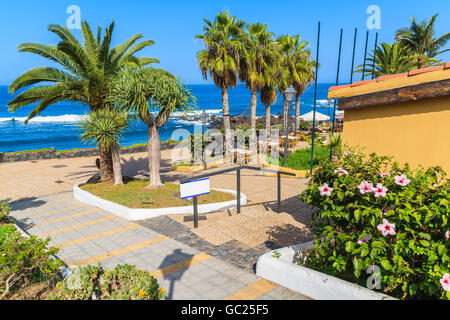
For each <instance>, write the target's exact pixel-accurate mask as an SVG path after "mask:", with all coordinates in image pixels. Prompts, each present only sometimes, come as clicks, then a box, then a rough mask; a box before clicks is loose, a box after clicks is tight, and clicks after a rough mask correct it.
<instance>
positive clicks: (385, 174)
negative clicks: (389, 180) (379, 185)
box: [380, 172, 389, 179]
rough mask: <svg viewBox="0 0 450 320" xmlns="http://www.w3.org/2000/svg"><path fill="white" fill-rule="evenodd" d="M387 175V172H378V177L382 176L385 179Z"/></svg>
mask: <svg viewBox="0 0 450 320" xmlns="http://www.w3.org/2000/svg"><path fill="white" fill-rule="evenodd" d="M388 175H389V173H386V172H382V173H380V177H382V178H383V179H385V178H386V177H387V176H388Z"/></svg>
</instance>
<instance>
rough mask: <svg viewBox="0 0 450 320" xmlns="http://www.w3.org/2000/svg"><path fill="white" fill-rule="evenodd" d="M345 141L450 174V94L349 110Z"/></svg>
mask: <svg viewBox="0 0 450 320" xmlns="http://www.w3.org/2000/svg"><path fill="white" fill-rule="evenodd" d="M343 141H344V143H346V144H348V145H351V146H357V145H359V146H362V147H366V149H365V151H364V152H365V153H370V152H376V153H377V154H379V155H388V156H394V158H395V160H397V161H399V162H400V163H405V162H408V163H409V164H411V166H412V167H414V168H415V167H417V166H418V165H419V164H422V165H423V166H425V167H429V166H432V165H440V166H442V167H443V168H444V170H446V171H447V174H448V175H450V96H445V97H439V98H431V99H423V100H417V101H411V102H406V103H396V104H387V105H380V106H371V107H366V108H360V109H347V110H345V121H344V132H343Z"/></svg>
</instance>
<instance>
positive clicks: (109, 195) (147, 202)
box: [81, 177, 236, 209]
mask: <svg viewBox="0 0 450 320" xmlns="http://www.w3.org/2000/svg"><path fill="white" fill-rule="evenodd" d="M123 182H124V185H122V186H114V185H112V184H110V183H97V184H88V185H84V186H82V187H81V189H83V190H85V191H88V192H90V193H92V194H94V195H96V196H97V197H100V198H102V199H105V200H108V201H112V202H115V203H118V204H121V205H123V206H126V207H128V208H134V209H136V208H149V209H154V208H168V207H181V206H188V205H191V204H192V202H191V201H188V200H183V199H180V195H179V191H180V186H179V185H177V184H174V183H165V186H166V187H165V188H161V189H146V188H145V187H147V186H148V184H149V181H148V180H142V179H135V178H130V177H123ZM235 199H236V197H235V196H234V195H231V194H228V193H225V192H220V191H215V190H211V193H210V194H205V195H202V196H199V197H198V204H207V203H215V202H224V201H230V200H235Z"/></svg>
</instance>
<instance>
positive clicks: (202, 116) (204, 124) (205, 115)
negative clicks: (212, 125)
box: [200, 110, 208, 170]
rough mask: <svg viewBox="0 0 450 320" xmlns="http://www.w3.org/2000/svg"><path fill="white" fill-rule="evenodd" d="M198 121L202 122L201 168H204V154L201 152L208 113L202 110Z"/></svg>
mask: <svg viewBox="0 0 450 320" xmlns="http://www.w3.org/2000/svg"><path fill="white" fill-rule="evenodd" d="M200 121H201V122H202V125H203V126H202V158H203V169H204V170H206V155H205V154H204V152H203V141H204V137H205V126H206V123H207V122H208V114H207V113H206V112H205V110H203V112H202V114H201V115H200Z"/></svg>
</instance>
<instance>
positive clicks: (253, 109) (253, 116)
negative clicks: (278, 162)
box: [249, 88, 258, 164]
mask: <svg viewBox="0 0 450 320" xmlns="http://www.w3.org/2000/svg"><path fill="white" fill-rule="evenodd" d="M257 99H258V90H257V89H256V88H252V94H251V99H250V139H249V149H250V152H251V154H250V159H249V160H250V163H251V164H255V163H256V152H257V146H256V143H257V142H256V140H257V139H256V138H257V137H256V101H257Z"/></svg>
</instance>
